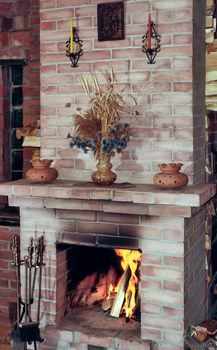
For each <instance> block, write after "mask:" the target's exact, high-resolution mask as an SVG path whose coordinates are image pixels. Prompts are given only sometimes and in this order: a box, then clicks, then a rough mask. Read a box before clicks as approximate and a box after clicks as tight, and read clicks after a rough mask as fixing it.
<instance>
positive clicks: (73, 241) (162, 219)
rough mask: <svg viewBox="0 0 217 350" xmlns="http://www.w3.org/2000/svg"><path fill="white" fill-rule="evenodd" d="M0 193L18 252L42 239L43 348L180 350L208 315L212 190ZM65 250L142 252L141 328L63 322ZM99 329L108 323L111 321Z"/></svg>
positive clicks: (85, 186) (22, 186) (16, 186)
mask: <svg viewBox="0 0 217 350" xmlns="http://www.w3.org/2000/svg"><path fill="white" fill-rule="evenodd" d="M0 194H3V195H8V196H9V203H10V205H13V206H19V207H20V215H21V246H22V250H23V252H24V251H25V249H26V246H27V243H28V240H29V238H30V237H31V236H32V237H34V238H36V237H38V236H40V235H41V234H44V236H45V242H46V267H45V272H44V278H43V292H42V317H41V325H42V328H43V333H44V336H45V342H44V343H42V344H41V345H40V349H50V347H51V348H52V349H79V350H84V349H86V350H88V349H106V350H107V349H109V350H116V349H120V350H126V349H129V350H131V349H133V348H136V349H141V350H146V349H147V350H148V349H159V350H170V349H171V350H172V349H173V350H181V349H183V331H184V328H185V327H186V326H187V325H188V324H192V323H198V322H200V321H202V320H203V319H204V318H205V316H206V314H205V311H206V310H205V304H206V302H205V273H204V271H205V270H204V269H205V267H204V264H205V251H204V232H205V227H204V226H205V204H206V203H207V201H209V199H210V198H212V197H213V196H214V194H215V185H211V184H210V185H201V186H189V187H186V188H185V189H183V190H179V191H169V192H165V191H163V190H158V189H156V188H155V187H154V186H153V185H131V186H128V187H127V186H126V184H125V186H123V188H122V186H121V184H120V185H112V186H110V187H107V188H106V187H105V188H101V187H96V186H94V185H93V184H91V183H79V182H73V181H64V180H56V181H55V182H54V183H51V184H43V185H40V184H35V185H30V184H29V183H28V182H26V180H19V181H15V182H13V183H7V184H4V185H1V186H0ZM63 243H64V244H65V247H70V245H74V246H80V247H82V246H85V247H97V248H98V249H101V248H117V247H119V248H130V249H141V251H142V262H141V277H140V286H139V289H140V296H141V323H140V322H135V323H133V325H132V323H129V324H128V323H126V322H125V323H124V324H123V325H122V326H121V328H118V327H117V328H115V331H114V326H115V325H116V322H117V320H116V319H115V320H114V321H113V326H111V327H110V328H109V327H108V328H105V327H102V328H101V329H98V328H97V326H95V327H94V326H93V325H92V324H94V320H91V321H90V320H89V323H88V322H87V324H86V323H84V324H82V322H80V323H79V324H78V322H76V321H77V319H72V320H69V319H65V318H64V311H65V302H66V301H65V296H66V295H65V289H66V283H65V281H66V260H65V252H66V249H65V250H62V251H60V250H59V249H58V250H57V247H59V244H63ZM57 251H58V252H59V254H57ZM76 316H77V317H79V313H77V315H76ZM73 320H74V322H73ZM101 322H102V323H101V324H103V322H105V324H110V325H111V324H112V323H111V319H110V318H109V320H108V321H107V322H106V321H104V320H103V321H101ZM94 325H95V324H94ZM119 326H120V325H119ZM115 327H116V326H115ZM156 344H157V345H156Z"/></svg>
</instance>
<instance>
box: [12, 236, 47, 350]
mask: <svg viewBox="0 0 217 350" xmlns="http://www.w3.org/2000/svg"><path fill="white" fill-rule="evenodd" d="M44 251H45V244H44V237H43V236H41V237H39V238H38V240H37V241H36V242H35V244H34V243H33V238H32V237H31V238H30V242H29V246H28V255H25V256H24V258H23V259H21V254H20V241H19V238H18V236H17V235H15V236H14V237H13V241H12V252H13V257H14V258H13V262H12V264H13V265H14V267H15V271H16V281H17V286H16V287H17V319H16V322H15V325H14V328H13V330H12V333H11V340H12V350H25V349H27V344H32V343H33V344H34V349H35V350H37V342H42V341H43V340H44V339H43V338H42V337H41V335H40V329H39V320H40V304H41V282H42V269H43V266H44V265H45V264H44ZM21 269H24V285H23V288H22V283H21ZM36 282H37V283H38V288H37V289H38V300H37V314H36V320H35V321H33V320H32V315H31V312H32V310H31V309H32V304H33V303H34V292H35V285H36ZM22 294H23V297H22Z"/></svg>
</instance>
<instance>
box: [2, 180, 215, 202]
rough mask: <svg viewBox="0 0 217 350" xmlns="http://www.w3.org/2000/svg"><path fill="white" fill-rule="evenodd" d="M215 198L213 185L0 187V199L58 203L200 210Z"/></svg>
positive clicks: (63, 183)
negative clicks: (53, 200)
mask: <svg viewBox="0 0 217 350" xmlns="http://www.w3.org/2000/svg"><path fill="white" fill-rule="evenodd" d="M215 194H216V184H203V185H195V186H186V187H184V188H183V189H179V190H162V189H159V188H157V187H156V186H155V185H145V184H118V183H116V184H113V185H111V186H108V187H101V186H97V185H95V184H94V183H91V182H78V181H69V180H55V181H53V182H50V183H44V184H43V183H37V184H32V183H30V182H28V181H27V180H26V179H22V180H18V181H11V182H5V183H1V184H0V195H4V196H9V197H11V196H16V197H18V196H21V197H23V196H31V197H43V198H58V199H82V200H102V201H103V200H105V201H114V202H126V203H135V204H151V205H171V206H178V207H180V206H181V207H200V206H202V205H204V204H205V203H207V202H208V201H209V200H210V199H211V198H212V197H213V196H214V195H215Z"/></svg>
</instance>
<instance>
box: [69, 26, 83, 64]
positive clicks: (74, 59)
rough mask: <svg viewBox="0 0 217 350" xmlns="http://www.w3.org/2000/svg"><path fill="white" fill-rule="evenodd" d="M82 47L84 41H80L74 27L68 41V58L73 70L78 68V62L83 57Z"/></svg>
mask: <svg viewBox="0 0 217 350" xmlns="http://www.w3.org/2000/svg"><path fill="white" fill-rule="evenodd" d="M71 41H72V42H71ZM82 46H83V40H80V39H79V37H78V30H77V29H76V28H75V27H72V35H71V36H70V38H69V40H67V41H66V56H67V57H69V58H70V61H71V63H72V64H71V67H72V68H76V67H78V60H79V58H80V57H81V56H82V55H83V49H82Z"/></svg>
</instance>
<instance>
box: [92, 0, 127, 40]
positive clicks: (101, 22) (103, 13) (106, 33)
mask: <svg viewBox="0 0 217 350" xmlns="http://www.w3.org/2000/svg"><path fill="white" fill-rule="evenodd" d="M97 21H98V40H99V41H108V40H123V39H124V3H123V1H121V2H112V3H104V4H98V5H97Z"/></svg>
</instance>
